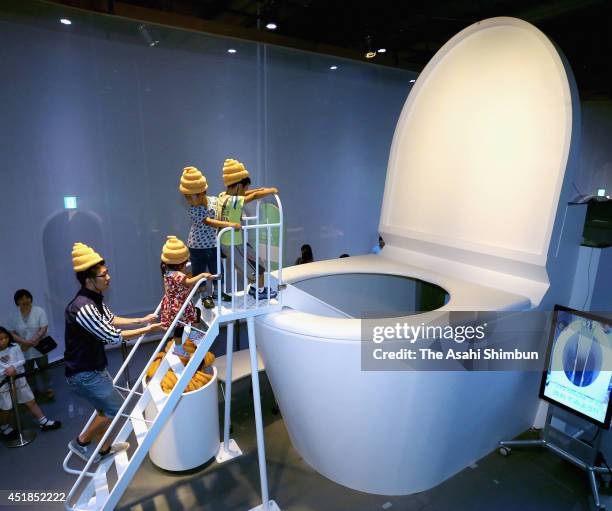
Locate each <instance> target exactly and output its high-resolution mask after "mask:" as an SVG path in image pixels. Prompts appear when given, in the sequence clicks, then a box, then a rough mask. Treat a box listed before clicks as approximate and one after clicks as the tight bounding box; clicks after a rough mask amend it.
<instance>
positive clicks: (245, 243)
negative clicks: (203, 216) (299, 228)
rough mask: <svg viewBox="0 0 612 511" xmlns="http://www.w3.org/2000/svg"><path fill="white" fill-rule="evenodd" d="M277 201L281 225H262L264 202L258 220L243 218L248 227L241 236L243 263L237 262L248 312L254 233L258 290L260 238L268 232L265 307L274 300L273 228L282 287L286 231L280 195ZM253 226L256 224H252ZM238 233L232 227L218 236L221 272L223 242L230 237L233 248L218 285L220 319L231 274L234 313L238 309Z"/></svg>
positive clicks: (275, 196) (259, 202) (258, 210)
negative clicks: (276, 232)
mask: <svg viewBox="0 0 612 511" xmlns="http://www.w3.org/2000/svg"><path fill="white" fill-rule="evenodd" d="M274 199H275V201H276V207H277V208H278V211H279V221H278V222H274V223H261V218H260V206H261V201H259V200H258V201H257V207H256V214H255V216H245V217H243V220H244V221H245V225H243V226H242V227H241V229H240V230H241V232H242V252H243V255H242V261H238V264H240V263H241V267H242V289H243V296H242V308H243V309H246V308H247V294H248V285H249V282H248V271H249V264H248V241H249V233H250V232H252V231H254V232H255V247H254V252H255V261H254V263H255V276H254V278H255V285H256V288H257V287H258V284H259V267H260V257H259V254H260V247H259V245H260V243H259V235H260V231H261V229H266V234H267V236H266V248H265V251H266V260H265V265H266V271H265V272H264V275H265V287H266V289H267V296H266V299H267V303H266V306H267V305H268V304H269V300H270V298H271V296H270V293H271V289H272V287H271V285H270V284H271V282H270V273H271V270H272V268H271V265H272V259H271V255H272V229H274V228H278V230H279V246H278V270H277V271H278V282H279V284H280V283H281V282H282V271H283V263H282V261H283V229H282V225H283V206H282V203H281V201H280V199H279V197H278V195H276V194H275V195H274ZM251 222H254V223H251ZM235 231H236V230H235V229H233V228H232V227H224V228H223V229H221V230H219V232H218V234H217V268H221V264H222V258H221V246H222V242H221V240H222V238H223V237H224V236H225V235H226V234H227V235H229V237H230V246H231V250H230V254H229V258H228V259H229V264H227V265H226V268H225V272H223V274H222V276H221V280H220V281H219V285H218V297H219V300H218V302H217V314H218V315H219V316H221V315H223V310H222V300H221V299H220V297H221V290H222V289H223V290H227V280H228V278H229V273H230V272H231V273H232V278H231V293H230V295H231V310H232V312H236V311H237V310H238V309H237V303H236V293H237V291H238V283H237V278H236V275H235V273H236V272H235V268H236V264H235V263H236V261H235V258H236V257H239V256H238V255H236V250H235V247H236V233H235ZM259 307H260V298H259V293H258V292H257V291H256V292H255V308H256V309H257V308H259Z"/></svg>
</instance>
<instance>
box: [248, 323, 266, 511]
mask: <svg viewBox="0 0 612 511" xmlns="http://www.w3.org/2000/svg"><path fill="white" fill-rule="evenodd" d="M247 331H248V334H249V354H250V356H251V381H252V383H253V406H254V408H255V428H256V432H257V457H258V459H259V479H260V481H261V499H262V506H263V507H262V509H263V511H269V509H270V500H269V497H268V474H267V471H266V445H265V442H264V431H263V419H262V416H261V394H260V392H259V364H258V362H257V343H256V341H255V319H254V317H253V316H249V317H248V318H247Z"/></svg>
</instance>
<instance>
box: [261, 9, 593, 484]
mask: <svg viewBox="0 0 612 511" xmlns="http://www.w3.org/2000/svg"><path fill="white" fill-rule="evenodd" d="M578 132H579V107H578V98H577V93H576V90H575V85H574V82H573V78H572V75H571V71H570V70H569V68H566V65H565V63H564V60H563V57H562V56H561V55H560V54H559V53H558V52H557V50H556V49H555V47H554V45H553V44H552V43H551V41H550V40H549V39H548V38H547V37H546V36H545V35H544V34H542V33H541V32H540V31H539V30H538V29H536V28H535V27H533V26H532V25H530V24H528V23H526V22H524V21H521V20H518V19H514V18H494V19H489V20H485V21H482V22H480V23H476V24H474V25H472V26H470V27H468V28H466V29H465V30H463V31H462V32H460V33H459V34H457V35H456V36H455V37H453V38H452V39H451V40H450V41H449V42H448V43H446V44H445V45H444V46H443V47H442V49H441V50H440V51H439V52H438V53H437V54H436V55H435V57H434V58H433V59H432V60H431V62H429V64H428V65H427V66H426V68H425V69H424V71H423V72H422V73H421V75H420V76H419V78H418V80H417V82H416V83H415V85H414V87H413V89H412V90H411V92H410V94H409V96H408V99H407V101H406V103H405V105H404V108H403V110H402V113H401V116H400V118H399V121H398V123H397V127H396V129H395V135H394V138H393V144H392V147H391V153H390V156H389V166H388V171H387V179H386V185H385V194H384V200H383V206H382V212H381V217H380V232H381V233H382V235H383V237H384V239H385V241H386V243H387V244H386V247H385V248H384V249H383V251H382V253H381V254H380V255H367V256H360V257H350V258H345V259H337V260H329V261H322V262H315V263H312V264H307V265H303V266H296V267H292V268H288V269H286V270H284V272H283V281H284V282H285V283H287V284H288V287H287V290H286V291H285V292H284V302H283V303H284V305H286V306H287V308H285V309H284V310H283V311H282V312H279V313H275V314H271V315H267V316H261V317H259V318H257V322H256V329H257V330H256V332H257V340H258V343H259V347H260V350H261V352H262V356H263V358H264V361H265V365H266V371H267V373H268V376H269V379H270V382H271V384H272V388H273V390H274V394H275V395H276V398H277V400H278V404H279V406H280V409H281V411H282V415H283V418H284V420H285V424H286V426H287V430H288V432H289V435H290V438H291V441H292V443H293V446H294V447H295V449H297V451H298V452H299V453H300V455H301V456H302V457H303V459H304V460H305V461H306V462H307V463H308V464H310V465H311V466H312V467H313V468H314V469H315V470H317V471H318V472H320V473H321V474H323V475H324V476H326V477H328V478H329V479H331V480H332V481H335V482H337V483H339V484H342V485H345V486H348V487H350V488H353V489H356V490H360V491H365V492H371V493H376V494H386V495H405V494H410V493H414V492H418V491H423V490H426V489H428V488H431V487H433V486H435V485H437V484H439V483H440V482H442V481H444V480H445V479H447V478H448V477H450V476H451V475H453V474H454V473H456V472H458V471H459V470H461V469H463V468H465V467H467V466H469V465H470V464H471V463H473V462H474V461H475V460H477V459H479V458H481V457H482V456H484V455H485V454H487V453H488V452H490V451H491V450H493V449H494V448H495V446H496V445H497V442H498V441H499V440H502V439H508V438H512V437H513V436H514V435H516V434H518V433H520V432H522V431H524V430H525V429H527V428H528V427H529V426H530V425H531V424H532V423H533V420H534V416H535V413H536V409H537V406H538V399H537V385H538V381H539V378H540V375H539V374H537V373H525V372H501V371H498V372H465V371H449V372H441V371H437V372H431V371H429V372H428V371H378V372H371V371H362V370H361V349H360V346H361V342H360V341H361V337H362V336H361V329H360V324H361V322H360V320H359V319H355V318H358V317H359V315H360V311H364V312H365V311H382V312H385V311H387V312H389V311H397V310H405V308H406V307H410V305H411V304H410V301H411V300H412V302H414V298H413V297H414V281H411V280H409V279H406V278H405V277H410V278H413V279H420V280H422V281H425V282H429V283H432V284H436V285H438V286H440V287H441V288H443V289H444V290H445V291H446V292H447V293H448V299H447V302H446V304H445V305H443V306H442V307H441V308H440V309H437V310H436V311H430V312H425V313H422V314H421V316H419V318H422V320H423V321H424V322H427V321H428V320H429V319H430V318H431V317H432V314H436V313H438V314H439V313H440V311H449V310H454V311H457V310H460V311H523V310H529V309H534V308H540V309H547V310H550V309H548V307H550V306H551V304H553V303H555V302H562V301H563V300H565V299H566V297H567V296H569V286H570V285H571V280H572V279H571V275H572V272H573V268H574V265H575V258H576V255H577V250H578V245H579V243H580V232H581V222H582V216H583V215H584V212H580V211H578V208H571V207H569V208H568V207H567V202H568V199H569V196H570V194H571V173H572V167H573V166H574V162H575V159H576V150H577V144H578V140H577V136H578ZM412 305H413V304H412ZM533 342H536V340H535V339H534V341H533Z"/></svg>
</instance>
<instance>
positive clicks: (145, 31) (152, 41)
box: [138, 25, 159, 47]
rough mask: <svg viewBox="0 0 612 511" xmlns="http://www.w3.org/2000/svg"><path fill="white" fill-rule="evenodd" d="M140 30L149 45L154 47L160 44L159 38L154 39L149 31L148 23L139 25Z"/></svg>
mask: <svg viewBox="0 0 612 511" xmlns="http://www.w3.org/2000/svg"><path fill="white" fill-rule="evenodd" d="M138 31H139V32H140V35H142V37H143V39H144V40H145V42H146V43H147V44H148V45H149V46H151V47H153V46H157V45H158V44H159V40H157V39H153V37H151V34H150V33H149V30H148V29H147V27H146V25H138Z"/></svg>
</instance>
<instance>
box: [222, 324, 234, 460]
mask: <svg viewBox="0 0 612 511" xmlns="http://www.w3.org/2000/svg"><path fill="white" fill-rule="evenodd" d="M226 335H227V348H226V353H225V418H224V420H223V449H224V450H225V452H228V451H229V440H230V421H231V417H230V412H231V407H232V358H233V354H234V322H233V321H230V322H229V323H228V324H227V330H226Z"/></svg>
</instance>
